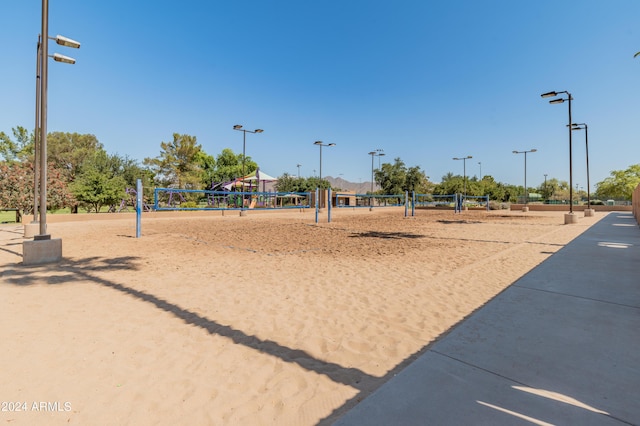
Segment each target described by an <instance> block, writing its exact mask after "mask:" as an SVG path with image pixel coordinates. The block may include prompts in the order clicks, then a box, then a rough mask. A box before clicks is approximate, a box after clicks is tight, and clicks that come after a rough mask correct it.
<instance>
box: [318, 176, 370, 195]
mask: <svg viewBox="0 0 640 426" xmlns="http://www.w3.org/2000/svg"><path fill="white" fill-rule="evenodd" d="M323 179H326V180H327V181H329V183H330V184H331V188H334V189H337V188H339V189H341V190H343V191H353V192H355V193H356V194H366V193H367V192H369V191H371V181H368V182H360V183H355V182H349V181H348V180H344V179H342V178H341V177H337V178H334V177H331V176H324V177H323ZM373 189H374V191H375V190H378V189H379V187H378V185H374V186H373Z"/></svg>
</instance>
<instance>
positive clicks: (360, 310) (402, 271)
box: [0, 208, 603, 425]
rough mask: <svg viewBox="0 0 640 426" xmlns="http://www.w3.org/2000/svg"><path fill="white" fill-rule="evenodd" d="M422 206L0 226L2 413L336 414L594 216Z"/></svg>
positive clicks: (163, 418)
mask: <svg viewBox="0 0 640 426" xmlns="http://www.w3.org/2000/svg"><path fill="white" fill-rule="evenodd" d="M563 215H564V213H562V212H529V213H521V212H509V211H492V212H484V211H468V212H464V213H462V214H454V213H453V211H435V210H429V211H424V210H417V211H416V217H415V218H404V209H402V208H387V209H377V210H374V211H373V212H369V211H368V210H367V209H360V210H354V209H343V210H337V211H336V210H335V209H334V211H333V214H332V222H331V223H327V217H326V211H325V212H324V213H323V214H321V215H320V223H318V224H316V223H315V215H314V212H312V211H306V212H304V213H301V212H299V211H287V212H264V213H263V212H260V213H259V212H255V211H252V212H250V213H249V214H248V215H247V216H246V217H239V215H238V213H237V212H227V213H226V214H225V215H224V216H223V215H221V213H220V212H198V213H182V214H180V213H164V214H160V213H155V214H147V213H145V214H144V215H143V221H142V238H139V239H136V238H135V232H136V229H135V217H134V216H133V215H132V214H103V215H87V214H85V215H73V216H52V215H49V216H48V225H49V232H50V233H51V235H52V236H53V237H54V238H62V241H63V256H64V259H63V261H62V262H61V263H59V264H53V265H45V266H32V267H27V266H23V265H22V264H21V261H22V259H21V255H22V241H23V238H22V233H23V228H22V226H18V225H12V224H5V225H0V330H1V332H2V349H1V350H0V365H1V366H2V373H1V374H2V377H1V380H0V400H1V401H2V404H3V405H2V407H1V408H2V411H1V412H0V423H2V424H11V425H18V424H19V425H37V424H47V425H58V424H60V425H62V424H76V425H89V424H91V425H101V424H104V425H114V424H131V425H175V424H191V425H208V424H211V425H227V424H228V425H272V424H278V425H314V424H318V423H324V424H330V423H331V422H332V421H333V420H335V419H336V418H337V417H339V416H340V415H341V414H344V412H345V411H346V410H347V409H349V408H350V407H352V406H354V405H355V404H356V403H357V402H358V401H360V400H361V399H362V398H364V397H366V396H367V395H369V394H370V393H371V392H372V391H374V390H375V389H376V388H378V387H379V386H380V385H381V384H382V383H384V382H385V381H387V380H388V379H389V378H391V377H392V376H393V375H394V374H397V373H398V371H399V370H400V369H402V368H403V367H404V366H406V364H407V363H409V362H411V360H413V359H415V357H416V356H417V355H419V354H420V353H422V352H423V351H424V350H425V349H426V348H428V347H429V345H430V344H431V343H432V342H434V341H435V340H436V339H437V338H438V337H439V336H441V335H442V334H443V333H446V332H447V331H448V330H450V329H451V327H453V326H455V325H456V324H457V323H458V322H460V321H461V320H463V319H464V318H465V317H466V316H468V315H470V314H472V313H473V311H474V310H476V309H478V308H479V307H481V306H482V305H483V304H485V303H486V302H487V301H488V300H490V299H491V298H492V297H494V296H495V295H496V294H498V293H499V292H500V291H502V290H503V289H505V288H506V287H507V286H509V285H510V284H511V283H513V282H514V281H516V280H517V279H518V278H519V277H521V276H522V275H524V274H526V273H527V272H528V271H529V270H531V269H532V268H534V267H535V266H536V265H538V264H539V263H541V262H542V261H544V260H545V259H546V258H548V257H549V256H550V255H552V254H553V253H555V252H556V251H558V250H560V249H562V247H563V246H564V245H566V244H567V243H568V242H570V241H571V240H572V239H573V238H575V237H576V236H578V235H579V234H580V233H582V232H583V231H584V230H585V229H587V228H588V227H589V226H591V225H592V224H593V223H595V222H596V221H598V220H599V219H600V218H601V217H602V216H603V213H596V216H595V217H592V218H582V217H581V218H580V220H579V222H578V224H575V225H564V224H563V223H564V220H563Z"/></svg>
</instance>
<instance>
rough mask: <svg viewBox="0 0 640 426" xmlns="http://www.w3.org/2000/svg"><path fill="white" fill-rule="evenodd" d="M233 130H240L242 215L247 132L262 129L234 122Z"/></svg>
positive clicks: (242, 210) (241, 211)
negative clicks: (243, 126)
mask: <svg viewBox="0 0 640 426" xmlns="http://www.w3.org/2000/svg"><path fill="white" fill-rule="evenodd" d="M233 130H237V131H239V132H242V182H241V190H240V191H241V192H242V207H241V209H240V216H244V215H245V211H244V179H245V171H244V163H245V159H246V155H245V152H246V146H247V133H262V132H264V130H262V129H255V130H245V129H243V128H242V125H240V124H236V125H235V126H233Z"/></svg>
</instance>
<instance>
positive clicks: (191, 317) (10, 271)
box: [2, 256, 380, 391]
mask: <svg viewBox="0 0 640 426" xmlns="http://www.w3.org/2000/svg"><path fill="white" fill-rule="evenodd" d="M138 260H139V258H137V257H131V256H125V257H116V258H104V257H88V258H83V259H77V260H68V259H63V261H62V262H60V263H59V264H55V265H46V266H34V267H28V266H23V265H11V266H13V267H10V268H7V269H6V270H5V271H4V272H3V274H2V277H3V279H4V280H5V282H7V283H8V284H11V285H16V286H30V285H35V284H43V283H46V284H50V285H63V284H66V283H72V282H78V281H88V282H90V283H93V284H97V285H100V286H103V287H107V288H110V289H112V290H115V291H118V292H120V293H123V294H126V295H128V296H132V297H135V298H136V299H138V300H140V301H142V302H145V303H149V304H151V305H153V306H155V307H156V308H158V309H161V310H163V311H166V312H169V313H171V314H172V315H173V316H174V317H175V318H177V319H179V320H181V321H183V322H184V323H185V324H188V325H193V326H196V327H200V328H202V329H203V330H205V331H206V332H208V333H209V334H211V335H216V336H221V337H226V338H228V339H230V340H231V341H233V342H234V343H236V344H239V345H244V346H246V347H248V348H251V349H255V350H257V351H260V352H263V353H266V354H268V355H271V356H273V357H277V358H280V359H281V360H282V361H284V362H289V363H294V364H297V365H299V366H300V367H302V368H304V369H306V370H308V371H312V372H315V373H317V374H320V375H324V376H327V377H328V378H329V379H331V380H332V381H334V382H336V383H341V384H343V385H347V386H351V387H353V388H355V389H358V390H361V391H362V390H363V389H371V388H372V387H378V385H377V383H376V382H378V381H379V380H380V379H379V378H377V377H375V376H371V375H369V374H367V373H365V372H363V371H361V370H359V369H357V368H347V367H343V366H341V365H339V364H335V363H331V362H326V361H323V360H320V359H317V358H314V357H313V356H311V355H310V354H308V353H307V352H305V351H303V350H299V349H293V348H289V347H287V346H284V345H281V344H279V343H278V342H275V341H273V340H264V339H260V338H258V337H256V336H254V335H250V334H247V333H245V332H244V331H242V330H238V329H235V328H233V327H230V326H228V325H224V324H220V323H218V322H216V321H214V320H212V319H209V318H207V317H205V316H203V315H201V314H199V313H197V312H193V311H190V310H188V309H185V308H183V307H180V306H178V305H177V304H175V303H171V302H170V301H168V300H165V299H162V298H160V297H157V296H155V295H153V294H152V293H149V292H146V291H142V290H137V289H135V288H131V287H128V286H126V285H124V284H121V283H117V282H114V281H111V280H108V279H105V278H102V277H99V276H97V275H96V274H94V272H100V271H104V270H108V271H110V272H116V273H118V272H120V273H124V272H126V271H133V270H137V269H138V266H137V261H138ZM3 266H9V265H3ZM42 272H46V276H42V275H41V274H40V273H42Z"/></svg>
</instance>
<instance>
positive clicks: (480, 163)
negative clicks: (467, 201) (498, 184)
mask: <svg viewBox="0 0 640 426" xmlns="http://www.w3.org/2000/svg"><path fill="white" fill-rule="evenodd" d="M478 166H480V180H482V161H478Z"/></svg>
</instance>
